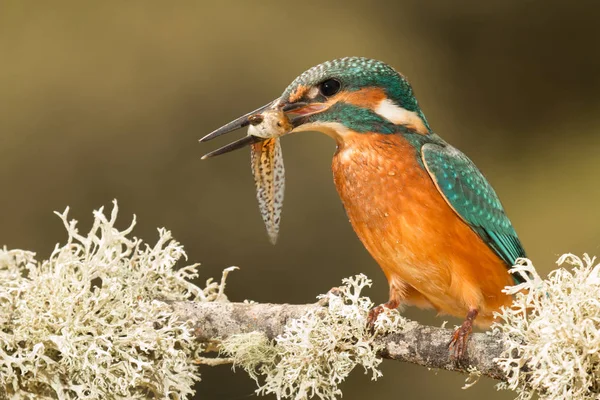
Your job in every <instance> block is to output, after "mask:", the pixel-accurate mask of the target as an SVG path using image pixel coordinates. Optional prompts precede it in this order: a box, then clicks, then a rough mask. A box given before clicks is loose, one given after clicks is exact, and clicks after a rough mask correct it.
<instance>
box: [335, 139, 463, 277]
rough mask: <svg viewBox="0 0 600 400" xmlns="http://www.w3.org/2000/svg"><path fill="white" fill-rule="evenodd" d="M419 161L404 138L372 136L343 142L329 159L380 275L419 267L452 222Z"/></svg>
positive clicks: (452, 218)
mask: <svg viewBox="0 0 600 400" xmlns="http://www.w3.org/2000/svg"><path fill="white" fill-rule="evenodd" d="M419 159H420V154H419V153H418V151H417V150H415V148H414V147H413V146H412V145H411V144H410V143H408V142H407V141H406V140H405V139H404V138H403V137H401V136H396V135H393V136H392V135H375V134H369V135H364V134H355V135H352V136H351V137H348V136H347V137H346V138H345V141H344V143H343V144H342V145H340V148H339V150H338V152H337V153H336V155H335V157H334V159H333V164H332V169H333V175H334V180H335V184H336V187H337V190H338V192H339V195H340V197H341V199H342V202H343V204H344V207H345V209H346V213H347V214H348V218H349V219H350V222H351V223H352V226H353V227H354V229H355V231H356V233H357V234H358V236H359V237H360V239H361V240H362V241H363V243H364V244H365V246H366V247H367V249H368V250H369V252H371V254H372V255H373V257H374V258H375V259H376V260H377V261H378V262H379V263H380V264H382V267H383V268H384V270H385V265H386V264H388V263H394V262H396V261H397V260H396V259H399V258H401V259H402V260H403V263H404V264H405V265H406V264H408V265H410V264H419V263H421V262H422V260H423V259H426V258H427V254H426V253H428V252H429V251H430V248H429V246H430V245H431V244H432V240H431V238H432V237H435V236H436V235H437V233H438V232H437V231H438V227H439V225H440V224H444V223H453V220H454V219H456V217H455V215H453V212H452V210H450V208H449V207H448V205H447V204H446V203H445V201H444V200H443V198H442V197H441V196H440V194H439V192H438V191H437V189H436V188H435V185H434V184H433V181H432V180H431V178H430V177H429V175H428V173H427V171H426V170H425V169H424V168H423V166H422V164H420V162H419ZM434 242H435V240H434ZM414 275H417V276H418V275H419V274H418V271H416V272H415V274H413V276H414Z"/></svg>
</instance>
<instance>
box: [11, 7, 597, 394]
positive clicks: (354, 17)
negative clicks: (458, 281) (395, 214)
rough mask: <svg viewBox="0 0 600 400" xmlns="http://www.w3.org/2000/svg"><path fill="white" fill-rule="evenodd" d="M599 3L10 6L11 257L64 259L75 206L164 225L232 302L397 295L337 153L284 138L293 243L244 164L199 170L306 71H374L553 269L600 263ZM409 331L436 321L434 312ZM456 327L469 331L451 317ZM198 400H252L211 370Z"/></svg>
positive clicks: (401, 377) (440, 383)
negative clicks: (399, 80) (369, 283)
mask: <svg viewBox="0 0 600 400" xmlns="http://www.w3.org/2000/svg"><path fill="white" fill-rule="evenodd" d="M599 20H600V3H598V2H593V1H589V2H586V1H580V2H566V1H564V2H554V1H506V0H503V1H487V2H481V1H444V0H439V1H418V0H413V1H398V2H395V3H393V4H391V3H390V4H385V3H383V2H380V3H378V2H355V1H344V2H323V1H322V2H309V1H305V2H293V3H292V2H275V1H272V2H266V1H264V2H258V1H255V2H251V1H247V2H225V1H223V2H219V3H218V4H217V3H216V2H215V3H214V4H213V3H208V2H200V1H195V2H187V1H177V2H150V1H127V2H112V1H107V2H72V3H63V2H16V1H15V2H2V3H0V60H1V61H0V188H1V189H0V193H1V195H0V245H2V244H5V245H7V246H8V247H9V248H24V249H31V250H34V251H37V252H38V256H39V258H45V257H47V256H48V255H49V254H50V251H51V250H52V248H53V246H54V244H55V243H56V242H59V241H64V239H65V232H64V229H63V227H62V224H61V223H60V221H59V219H58V218H57V217H56V216H54V215H53V214H52V211H54V210H63V209H64V208H65V207H66V206H67V205H69V206H71V209H72V212H71V216H72V217H74V218H76V219H78V220H80V221H81V224H82V228H87V227H89V225H90V220H91V211H92V209H96V208H98V207H100V206H102V205H105V206H110V202H111V200H112V199H114V198H116V199H118V200H119V205H120V207H121V218H122V219H121V224H122V226H126V224H127V223H128V221H129V218H130V216H131V214H133V213H135V214H137V216H138V219H139V224H138V226H137V228H136V231H135V233H136V234H137V235H138V236H140V237H142V238H144V239H146V240H148V241H150V242H153V241H154V240H155V239H156V237H157V233H156V230H155V229H156V227H161V226H164V227H167V228H169V229H171V230H172V231H173V233H174V235H175V237H176V238H177V239H178V240H179V241H181V242H182V243H183V244H184V245H185V246H186V248H187V251H188V254H189V257H190V260H191V261H192V262H201V263H202V264H203V266H202V268H201V274H202V279H203V280H204V279H206V278H208V277H211V276H214V277H219V276H220V273H221V270H222V269H223V268H225V267H227V266H230V265H237V266H240V267H241V270H240V271H237V272H235V273H233V274H232V275H231V276H230V279H229V284H228V287H227V289H228V290H227V293H228V295H229V297H230V299H231V300H234V301H241V300H243V299H253V300H256V301H260V302H289V303H306V302H312V301H314V300H315V296H316V295H318V294H320V293H325V292H326V291H327V290H328V289H329V288H331V287H333V286H336V285H338V284H339V283H340V280H341V279H342V278H344V277H347V276H350V275H353V274H357V273H359V272H364V273H366V274H367V275H368V276H370V277H371V278H373V279H374V286H373V288H372V289H371V290H370V291H369V292H368V294H369V295H370V296H371V297H372V298H373V300H374V301H376V302H382V301H385V300H386V299H387V283H386V281H385V277H384V276H383V274H382V272H381V271H380V269H379V267H378V266H377V265H376V263H375V262H374V261H373V260H372V259H371V258H370V257H369V255H368V254H367V252H366V251H365V250H364V249H363V247H362V245H361V244H360V242H359V241H358V240H357V238H356V237H355V235H354V233H353V231H352V229H351V227H350V225H349V223H348V220H347V218H346V216H345V215H344V211H343V209H342V206H341V204H340V201H339V199H338V197H337V194H336V192H335V188H334V185H333V182H332V178H331V172H330V161H331V156H332V154H333V152H334V149H335V145H334V142H333V141H332V140H330V139H329V138H327V137H326V136H324V135H320V134H316V133H314V134H313V133H307V134H299V135H292V136H290V137H288V138H285V139H284V140H283V150H284V154H285V161H286V170H287V193H286V201H285V207H284V213H283V222H282V227H281V228H282V230H281V236H280V240H279V243H278V244H277V246H275V247H273V246H271V245H270V244H269V242H268V239H267V237H266V233H265V230H264V226H263V224H262V221H261V219H260V216H259V212H258V208H257V204H256V200H255V197H254V196H255V194H254V188H253V182H252V177H251V173H250V170H249V165H248V164H249V154H248V152H247V151H239V152H235V153H232V154H230V155H227V156H223V157H219V158H216V159H212V160H209V161H202V162H201V161H200V156H201V155H202V154H204V153H206V152H208V151H210V150H212V149H214V148H216V146H218V145H221V144H223V143H225V142H226V141H227V139H224V140H221V141H218V143H213V142H211V143H208V144H203V145H200V144H199V143H198V141H197V140H198V139H199V138H200V137H201V136H203V135H205V134H206V133H208V132H210V131H211V130H213V129H215V128H217V127H219V126H220V125H222V124H224V123H226V122H228V121H229V120H231V119H232V118H235V117H237V116H239V115H241V114H243V113H245V112H247V111H250V110H252V109H254V108H256V107H258V106H260V105H262V104H265V103H266V102H268V101H270V100H272V99H274V98H275V97H277V96H279V94H280V93H281V92H282V91H283V89H284V88H285V87H286V86H287V84H288V83H289V82H290V81H291V80H292V79H293V78H294V77H296V76H297V75H298V74H300V73H301V72H303V71H304V70H305V69H307V68H309V67H311V66H313V65H315V64H318V63H320V62H323V61H325V60H328V59H333V58H336V57H341V56H348V55H360V56H367V57H372V58H377V59H381V60H384V61H386V62H388V63H389V64H391V65H393V66H394V67H396V68H397V69H398V70H400V71H402V72H403V73H404V74H405V75H406V76H407V77H408V78H409V79H410V81H411V82H412V84H413V87H414V89H415V91H416V94H417V97H418V99H419V101H420V104H421V106H422V109H423V110H424V112H425V114H426V115H427V117H428V119H429V122H430V124H431V126H432V127H433V128H434V130H436V132H437V133H439V134H440V135H441V136H442V137H444V138H445V139H447V140H448V141H449V142H450V143H452V144H454V145H455V146H457V147H458V148H460V149H462V150H463V151H464V152H465V153H467V154H468V155H469V156H470V157H471V158H472V159H473V160H474V161H475V162H476V163H477V165H478V166H479V167H480V168H481V169H482V170H483V171H484V173H485V174H486V175H487V176H488V178H489V180H490V181H491V182H492V184H493V185H494V187H495V188H496V191H497V192H498V193H499V195H500V197H501V199H502V200H503V202H504V205H505V207H506V209H507V210H508V213H509V215H510V217H511V219H512V221H513V223H514V225H515V227H516V229H517V231H518V232H519V235H520V237H521V240H522V241H523V243H524V245H525V248H526V249H527V251H528V254H529V256H530V257H531V258H532V259H533V260H534V262H535V263H536V265H537V266H538V269H540V270H542V271H543V272H544V273H546V272H547V271H549V270H550V269H552V268H553V267H554V261H555V260H556V258H557V255H559V254H562V253H563V252H574V253H578V254H579V253H582V252H584V251H585V252H589V253H591V254H598V253H600V251H598V240H597V239H598V236H599V234H600V224H598V218H599V217H600V207H599V206H598V198H599V195H600V185H597V183H596V178H594V176H595V174H596V173H597V172H599V171H600V163H599V159H598V156H597V154H598V151H599V150H600V135H599V134H598V133H599V132H600V118H599V117H598V111H597V110H598V106H599V105H600V96H598V92H599V91H600V73H599V71H600V54H599V52H598V39H599V38H600V35H599V31H598V21H599ZM406 315H408V316H409V317H410V318H414V319H417V320H419V321H421V322H424V323H428V324H436V325H439V324H441V323H442V321H443V318H436V317H435V315H434V313H432V312H426V311H419V310H414V309H409V310H407V311H406ZM451 322H453V323H455V322H456V321H455V320H451ZM201 372H202V379H203V381H202V382H201V383H200V384H199V385H198V387H197V390H198V396H199V398H203V399H245V398H249V397H254V394H253V390H254V388H255V386H254V383H253V382H252V381H251V380H250V379H249V378H247V377H246V375H245V374H244V373H243V372H240V371H238V372H236V373H233V372H232V371H231V369H230V368H229V367H228V366H222V367H217V368H212V369H211V368H203V369H202V371H201ZM383 372H384V377H383V378H382V379H380V381H378V382H371V381H369V379H368V377H366V376H365V375H363V374H362V372H361V371H358V370H357V371H355V373H354V374H353V376H351V378H350V379H349V380H348V381H347V382H346V383H345V384H344V385H343V390H344V399H347V400H354V399H363V398H367V397H368V398H372V399H387V398H402V399H437V398H441V397H443V398H444V399H446V400H450V399H459V398H460V399H471V398H472V399H478V398H481V397H482V396H485V398H487V399H510V398H513V396H512V394H511V393H509V392H502V393H496V392H495V391H494V388H493V383H492V382H490V381H482V382H480V383H479V384H478V385H476V386H475V387H474V388H472V389H470V390H467V391H463V390H461V389H460V387H461V385H462V382H463V379H464V377H463V376H460V375H458V374H453V373H446V372H434V371H428V370H426V369H424V368H420V367H416V366H412V365H404V364H401V363H394V362H384V364H383Z"/></svg>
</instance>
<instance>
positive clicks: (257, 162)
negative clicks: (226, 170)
mask: <svg viewBox="0 0 600 400" xmlns="http://www.w3.org/2000/svg"><path fill="white" fill-rule="evenodd" d="M245 126H249V128H248V135H247V136H245V137H243V138H242V139H238V140H236V141H234V142H233V143H230V144H229V145H226V146H224V147H221V148H220V149H217V150H215V151H213V152H211V153H208V154H206V155H205V156H204V157H202V159H205V158H208V157H213V156H216V155H219V154H224V153H227V152H230V151H233V150H236V149H238V148H242V147H244V146H247V145H249V146H250V164H251V169H252V174H253V175H254V184H255V186H256V198H257V199H258V207H259V209H260V213H261V215H262V219H263V221H264V223H265V226H266V228H267V233H268V235H269V239H270V241H271V243H272V244H275V243H276V241H277V236H278V234H279V224H280V221H281V210H282V208H283V195H284V191H285V168H284V165H283V153H282V152H281V144H280V142H279V137H280V136H283V135H285V134H286V133H289V132H291V131H292V129H293V126H292V125H291V123H290V121H289V119H288V118H287V116H286V114H285V113H284V112H283V111H282V110H280V109H278V108H272V107H271V104H268V105H267V106H265V107H261V108H260V109H258V110H255V111H253V112H252V113H249V114H246V115H244V116H242V117H240V118H238V119H236V120H235V121H232V122H230V123H229V124H227V125H225V126H223V127H222V128H220V129H217V130H216V131H215V132H213V133H211V134H210V135H208V136H205V137H204V138H203V139H202V140H210V139H212V138H215V137H217V136H220V135H222V134H224V133H228V132H230V131H231V130H234V129H238V128H242V127H245ZM202 140H201V141H202Z"/></svg>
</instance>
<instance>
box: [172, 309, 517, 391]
mask: <svg viewBox="0 0 600 400" xmlns="http://www.w3.org/2000/svg"><path fill="white" fill-rule="evenodd" d="M172 307H173V310H174V312H175V313H176V315H178V316H179V317H180V318H182V319H185V320H191V321H194V323H195V335H196V338H197V339H198V340H199V341H201V342H211V341H214V340H215V339H225V338H227V337H229V336H232V335H235V334H241V333H249V332H253V331H260V332H262V333H264V334H265V335H266V336H267V337H268V338H269V339H274V338H275V337H276V336H277V335H279V334H281V333H282V332H283V328H284V326H285V325H286V323H287V322H288V321H289V320H291V319H296V318H300V317H301V316H302V315H304V314H305V313H306V312H308V311H309V310H311V309H314V308H319V307H321V306H320V305H319V304H303V305H292V304H256V303H255V304H246V303H225V302H204V303H195V302H194V303H192V302H174V303H172ZM452 333H453V331H452V330H451V329H445V328H438V327H433V326H424V325H419V324H418V323H416V322H410V323H409V324H408V325H407V327H406V328H405V329H404V330H403V331H402V332H401V333H395V334H390V335H385V336H381V337H380V338H378V340H379V341H380V342H381V344H383V346H384V349H383V350H382V351H381V353H380V355H381V357H383V358H387V359H392V360H398V361H404V362H409V363H413V364H418V365H422V366H424V367H428V368H437V369H445V370H448V371H457V372H463V373H467V372H469V371H468V367H469V366H472V367H475V368H477V370H478V371H479V372H480V373H481V374H482V375H484V376H487V377H490V378H493V379H496V380H502V381H504V380H506V377H505V375H504V373H503V372H502V371H501V370H500V369H499V368H498V367H497V365H496V364H495V363H494V361H493V360H494V358H496V357H499V356H500V354H501V353H502V350H503V345H502V343H503V340H502V337H501V336H499V335H489V334H486V333H473V334H472V335H471V336H470V339H469V342H468V346H467V354H466V355H465V358H464V359H463V360H461V362H456V361H455V360H453V359H452V358H451V357H450V352H449V351H448V344H449V343H450V339H451V337H452Z"/></svg>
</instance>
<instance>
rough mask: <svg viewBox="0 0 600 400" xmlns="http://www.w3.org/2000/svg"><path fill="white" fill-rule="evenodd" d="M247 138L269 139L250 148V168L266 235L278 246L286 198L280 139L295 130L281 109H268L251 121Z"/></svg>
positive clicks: (252, 117)
mask: <svg viewBox="0 0 600 400" xmlns="http://www.w3.org/2000/svg"><path fill="white" fill-rule="evenodd" d="M248 122H249V123H250V125H249V128H248V136H255V137H259V138H263V139H264V138H267V140H263V141H260V142H258V143H253V144H252V145H251V146H250V165H251V169H252V174H253V176H254V184H255V186H256V199H257V200H258V208H259V210H260V214H261V216H262V219H263V222H264V224H265V227H266V228H267V234H268V236H269V240H270V242H271V243H272V244H275V243H276V242H277V237H278V236H279V225H280V223H281V211H282V209H283V197H284V191H285V167H284V164H283V153H282V151H281V144H280V141H279V137H281V136H283V135H285V134H286V133H288V132H290V131H291V130H292V129H293V126H292V124H291V122H290V120H289V119H288V118H287V116H286V115H285V113H284V112H283V111H281V110H279V109H269V110H267V111H264V112H262V113H261V114H254V115H251V116H249V117H248Z"/></svg>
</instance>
